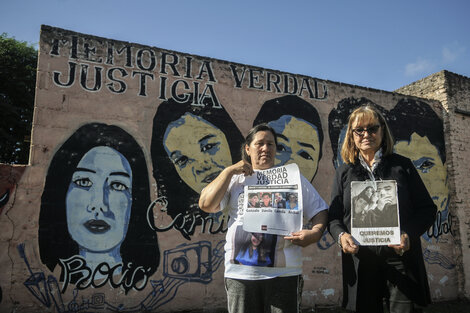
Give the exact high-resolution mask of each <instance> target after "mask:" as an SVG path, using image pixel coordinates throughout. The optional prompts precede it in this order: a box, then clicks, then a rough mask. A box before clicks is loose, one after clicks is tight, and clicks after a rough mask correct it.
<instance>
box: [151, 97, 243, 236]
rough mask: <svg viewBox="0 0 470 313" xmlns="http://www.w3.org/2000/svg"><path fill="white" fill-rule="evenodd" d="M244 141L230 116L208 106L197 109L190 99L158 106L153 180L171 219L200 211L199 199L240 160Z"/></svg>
mask: <svg viewBox="0 0 470 313" xmlns="http://www.w3.org/2000/svg"><path fill="white" fill-rule="evenodd" d="M242 141H243V137H242V135H241V133H240V131H239V130H238V128H237V126H236V125H235V124H234V123H233V121H232V119H231V117H230V115H228V113H227V112H226V111H225V109H224V108H223V107H222V106H213V104H212V102H211V101H204V104H202V105H198V106H195V105H192V99H189V100H188V101H187V102H185V103H180V102H177V101H176V100H174V99H170V100H168V101H165V102H162V103H161V104H160V105H159V107H158V109H157V112H156V114H155V117H154V119H153V129H152V143H151V153H152V163H153V176H154V177H155V180H156V181H157V184H158V195H159V197H166V198H167V200H168V207H167V210H168V211H167V212H168V214H169V215H170V216H171V217H173V218H176V216H177V215H178V214H187V213H189V212H194V211H198V210H199V207H198V205H197V202H198V199H199V193H200V192H201V190H202V189H203V188H204V187H205V186H206V185H207V184H209V183H210V182H211V181H212V180H213V179H214V178H215V177H217V175H219V173H220V172H221V171H222V170H223V169H224V168H226V167H227V166H230V165H231V164H232V163H233V161H235V160H239V159H240V148H239V147H240V145H241V143H242ZM188 226H190V225H188ZM186 230H187V231H190V234H191V230H189V229H186ZM192 232H194V230H192ZM182 233H183V235H184V234H185V233H184V232H182ZM185 237H186V238H187V239H189V237H187V235H185Z"/></svg>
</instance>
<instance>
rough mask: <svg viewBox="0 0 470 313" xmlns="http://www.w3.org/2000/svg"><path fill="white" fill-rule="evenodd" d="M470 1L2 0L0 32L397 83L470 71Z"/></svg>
mask: <svg viewBox="0 0 470 313" xmlns="http://www.w3.org/2000/svg"><path fill="white" fill-rule="evenodd" d="M469 13H470V1H468V0H446V1H443V0H393V1H381V0H356V1H351V0H323V1H318V0H291V1H285V0H237V1H229V0H192V1H190V0H166V1H162V0H148V1H147V0H132V1H130V0H125V1H124V0H79V1H71V0H40V1H39V0H0V33H6V34H7V36H8V37H14V38H15V39H17V40H20V41H25V42H28V43H30V44H31V45H34V46H35V47H36V48H37V47H38V42H39V33H40V26H41V24H45V25H49V26H53V27H59V28H64V29H68V30H72V31H76V32H80V33H84V34H89V35H94V36H100V37H106V38H109V39H115V40H122V41H129V42H133V43H138V44H143V45H148V46H153V47H158V48H163V49H168V50H174V51H177V52H183V53H189V54H195V55H199V56H205V57H211V58H215V59H220V60H226V61H231V62H237V63H242V64H247V65H252V66H259V67H263V68H267V69H273V70H279V71H283V72H288V73H292V74H301V75H306V76H310V77H315V78H319V79H325V80H331V81H335V82H341V83H347V84H353V85H358V86H363V87H369V88H375V89H381V90H386V91H393V90H395V89H398V88H400V87H402V86H405V85H407V84H410V83H412V82H414V81H417V80H419V79H421V78H424V77H426V76H428V75H431V74H433V73H436V72H439V71H441V70H448V71H451V72H454V73H457V74H460V75H464V76H467V77H470V17H469Z"/></svg>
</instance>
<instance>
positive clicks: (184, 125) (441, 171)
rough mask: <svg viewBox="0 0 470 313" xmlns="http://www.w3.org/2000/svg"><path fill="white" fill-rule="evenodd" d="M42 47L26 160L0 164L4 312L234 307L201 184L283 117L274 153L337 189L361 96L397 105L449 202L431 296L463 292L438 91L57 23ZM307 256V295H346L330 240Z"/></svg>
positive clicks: (444, 205) (428, 239)
mask: <svg viewBox="0 0 470 313" xmlns="http://www.w3.org/2000/svg"><path fill="white" fill-rule="evenodd" d="M39 53H40V56H39V65H38V80H37V89H36V107H35V113H34V122H33V136H32V147H31V156H30V164H29V166H26V167H21V168H20V169H18V168H15V167H13V168H12V167H10V166H5V165H2V168H1V175H2V176H1V182H2V183H1V186H0V187H1V191H2V192H3V191H6V190H8V191H9V193H8V195H9V198H8V199H7V200H6V201H5V202H4V203H3V202H2V212H1V213H0V224H1V227H2V235H1V236H2V237H1V240H0V245H1V246H2V249H3V251H7V253H3V254H2V256H1V258H0V262H1V263H0V266H1V268H2V269H3V270H2V273H1V276H0V277H1V280H0V287H1V290H2V295H3V296H2V300H1V303H0V308H1V309H2V310H1V311H4V310H9V311H11V310H13V309H15V310H16V311H17V312H33V311H36V312H44V311H51V312H65V311H71V310H73V311H75V312H108V311H122V312H136V311H139V310H144V309H148V310H154V311H159V312H175V311H179V310H190V309H191V310H195V309H202V308H204V309H205V310H211V309H216V308H224V307H225V305H226V304H225V301H226V300H225V299H226V298H225V290H224V287H223V244H224V233H225V230H226V228H227V217H226V215H225V214H224V213H223V214H211V215H208V214H205V213H202V212H200V211H199V210H198V208H197V199H198V195H199V192H200V190H201V189H202V188H203V187H204V186H205V185H207V183H208V181H210V180H211V179H213V177H214V176H215V175H216V174H217V173H218V172H219V171H220V170H221V168H223V167H225V166H228V165H230V164H232V163H233V162H235V161H237V160H238V158H239V147H240V142H241V140H242V138H243V136H244V135H246V134H247V132H248V130H249V129H250V128H251V127H252V126H253V125H254V124H256V123H259V122H261V121H277V120H279V119H280V118H283V119H287V120H288V121H290V122H289V123H292V122H293V121H295V122H296V123H292V124H290V125H289V127H291V126H292V127H293V128H291V129H293V130H294V131H293V132H291V133H288V129H287V128H286V129H278V131H279V132H280V133H282V134H284V135H286V137H287V139H286V140H283V141H281V144H282V145H283V146H284V148H285V149H282V152H281V151H279V153H278V156H277V157H278V159H279V160H291V161H292V160H293V161H295V162H296V163H298V164H299V167H300V169H301V172H302V173H303V174H304V176H306V177H307V178H308V179H310V180H311V181H312V184H313V185H314V186H315V188H316V189H317V190H318V191H319V193H320V195H321V196H322V197H323V198H324V199H325V200H327V201H329V197H330V187H331V180H332V177H333V175H334V171H335V166H336V165H337V162H338V160H337V158H336V155H337V154H336V151H337V147H338V142H340V140H341V130H342V128H343V126H344V124H345V119H346V117H347V116H348V115H349V112H350V111H351V110H352V109H354V108H355V107H357V106H358V105H362V104H365V103H371V104H373V105H376V106H377V107H378V108H379V109H380V110H382V111H383V113H384V114H385V115H386V118H387V119H388V121H389V123H390V125H391V127H392V129H393V131H394V135H395V136H396V137H397V146H396V149H397V151H399V152H400V153H403V154H405V155H407V156H409V157H410V158H412V159H413V161H414V162H415V164H416V166H417V168H418V172H419V173H420V175H421V177H422V178H423V181H424V182H425V183H426V186H427V187H428V189H429V191H430V193H431V194H432V196H433V197H434V199H435V203H436V204H437V205H438V207H439V215H438V219H437V220H436V223H435V225H434V226H433V227H432V228H431V229H430V230H429V231H428V232H427V233H426V234H424V235H423V236H422V243H423V250H424V256H425V261H426V266H427V269H428V275H429V281H430V285H431V292H432V296H433V299H434V300H436V301H441V300H449V299H455V298H456V297H457V295H458V292H459V291H461V290H462V289H464V288H465V287H464V286H463V285H462V286H461V285H459V281H462V278H461V276H462V275H465V274H463V270H462V268H463V267H462V261H463V260H465V258H463V257H462V256H463V255H465V251H464V254H462V251H461V249H460V241H459V240H462V239H461V237H462V236H460V237H459V233H460V234H461V233H462V231H461V230H462V227H464V226H460V232H459V229H457V228H456V225H462V224H464V223H460V224H457V221H458V220H459V218H460V215H459V213H458V212H457V210H456V211H453V213H451V212H450V211H449V208H448V202H449V193H450V192H451V191H452V192H456V193H458V192H462V190H458V189H455V190H454V189H449V187H450V188H452V186H451V185H449V184H448V180H447V178H448V174H447V173H448V172H450V171H451V170H452V169H450V170H449V171H448V167H447V163H448V162H449V159H450V160H453V158H452V157H451V158H449V156H448V153H447V159H446V145H445V144H444V131H443V113H442V104H441V102H439V101H436V100H428V99H423V98H417V97H414V96H406V95H403V94H399V93H390V92H385V91H380V90H374V89H368V88H363V87H358V86H352V85H347V84H341V83H337V82H331V81H326V80H322V79H318V78H313V77H306V76H300V75H295V74H290V73H283V72H279V71H276V70H271V69H263V68H257V67H253V66H249V65H243V64H237V63H232V62H229V61H221V60H215V59H209V58H205V57H200V56H195V55H188V54H184V53H179V52H175V51H167V50H163V49H160V48H155V47H148V46H142V45H139V44H134V43H128V42H120V41H115V40H109V39H105V38H98V37H94V36H90V35H84V34H78V33H74V32H70V31H66V30H62V29H57V28H51V27H48V26H43V27H42V30H41V40H40V52H39ZM439 100H440V101H442V100H441V99H439ZM206 135H209V137H206ZM299 141H302V142H303V141H306V143H307V144H310V145H311V146H312V147H313V148H308V147H306V146H305V145H303V146H302V145H298V144H297V142H299ZM300 147H301V148H300ZM447 147H448V146H447ZM447 149H448V148H447ZM423 160H424V161H425V162H424V161H423ZM279 162H281V161H279ZM23 171H24V172H23ZM463 187H464V186H462V188H463ZM450 190H451V191H450ZM2 194H3V193H2ZM452 194H453V193H452ZM459 197H462V196H460V194H459V195H456V196H455V199H462V198H459ZM463 197H465V195H463ZM466 199H467V200H465V201H468V197H467V198H466ZM461 201H462V202H463V201H464V199H462V200H461ZM466 208H467V209H468V205H467V206H466ZM464 215H465V214H464ZM467 215H468V214H467ZM103 221H105V222H103ZM465 234H467V233H465ZM465 240H468V237H467V238H465ZM80 247H81V248H80ZM91 251H94V252H95V253H91ZM303 261H304V268H303V273H304V279H305V286H304V290H303V295H302V296H303V297H302V299H303V306H304V307H313V306H315V305H330V306H337V305H339V304H340V300H341V292H342V291H341V264H340V251H339V248H338V247H337V246H336V245H335V244H334V241H333V240H332V238H331V237H330V236H329V235H326V234H325V236H324V237H323V238H322V240H321V241H320V242H319V243H318V244H316V245H313V246H310V247H307V248H305V249H304V257H303ZM466 290H468V288H467V289H466Z"/></svg>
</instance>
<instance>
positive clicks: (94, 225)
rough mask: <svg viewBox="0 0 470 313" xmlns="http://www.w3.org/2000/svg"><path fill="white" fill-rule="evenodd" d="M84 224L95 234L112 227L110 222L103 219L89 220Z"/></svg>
mask: <svg viewBox="0 0 470 313" xmlns="http://www.w3.org/2000/svg"><path fill="white" fill-rule="evenodd" d="M83 225H84V226H85V227H86V229H88V230H89V231H90V232H92V233H94V234H102V233H105V232H107V231H108V230H109V229H110V228H111V226H109V224H108V223H106V222H105V221H102V220H89V221H87V222H86V223H85V224H83Z"/></svg>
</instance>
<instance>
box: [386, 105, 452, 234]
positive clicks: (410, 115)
mask: <svg viewBox="0 0 470 313" xmlns="http://www.w3.org/2000/svg"><path fill="white" fill-rule="evenodd" d="M390 120H391V121H390V126H391V127H392V129H393V135H394V137H395V140H396V142H395V146H394V150H395V152H397V153H399V154H401V155H404V156H406V157H408V158H410V159H411V161H412V162H413V164H414V166H415V167H416V170H417V171H418V174H419V176H420V177H421V179H422V180H423V182H424V184H425V185H426V189H427V190H428V192H429V193H430V194H431V197H432V199H433V200H434V204H436V206H437V208H438V210H439V213H438V214H440V215H441V216H440V217H439V218H438V219H439V222H443V221H446V220H447V219H448V215H449V210H448V205H449V187H448V181H447V167H446V166H445V162H446V153H445V143H444V127H443V123H442V119H440V118H439V117H438V116H437V114H436V113H435V112H434V110H433V109H432V108H431V107H430V106H429V104H427V103H425V102H422V101H419V100H414V99H407V98H405V99H402V100H400V101H399V102H398V103H397V105H396V106H395V107H394V108H393V109H392V110H391V111H390ZM437 223H438V221H437V220H436V222H435V226H436V227H434V232H436V233H434V234H433V233H431V234H428V235H429V236H432V235H435V236H436V237H438V236H439V234H438V231H439V226H438V225H437Z"/></svg>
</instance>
